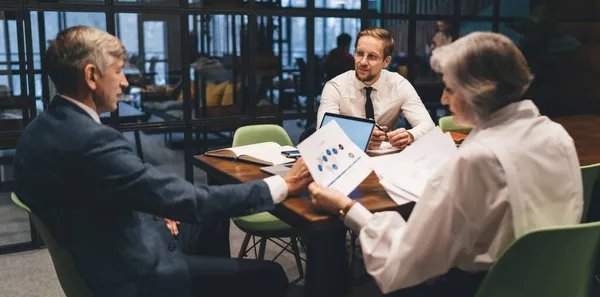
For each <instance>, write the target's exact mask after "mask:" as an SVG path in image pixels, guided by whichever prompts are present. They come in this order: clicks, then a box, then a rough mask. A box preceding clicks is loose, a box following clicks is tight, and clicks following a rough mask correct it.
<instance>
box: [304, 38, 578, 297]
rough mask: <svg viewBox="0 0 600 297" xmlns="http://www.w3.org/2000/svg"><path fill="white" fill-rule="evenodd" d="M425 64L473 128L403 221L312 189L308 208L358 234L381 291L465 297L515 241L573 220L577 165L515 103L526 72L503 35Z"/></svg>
mask: <svg viewBox="0 0 600 297" xmlns="http://www.w3.org/2000/svg"><path fill="white" fill-rule="evenodd" d="M432 66H433V69H435V70H436V71H438V72H440V73H442V74H443V79H444V83H445V84H446V88H445V90H444V93H443V95H442V100H441V101H442V103H443V104H446V105H449V106H450V111H451V112H452V113H453V114H454V119H455V121H456V122H457V123H459V124H461V125H466V126H471V127H473V130H472V132H471V133H470V134H469V136H468V137H467V139H466V140H465V141H464V142H463V144H462V145H461V147H460V148H459V150H458V153H457V154H456V156H455V157H454V158H453V159H452V160H450V161H448V162H447V163H446V164H445V165H444V166H442V168H441V169H440V170H439V172H437V173H435V174H434V176H433V177H432V178H431V180H430V181H429V183H428V186H427V187H426V189H425V190H424V192H423V195H422V197H421V198H420V200H419V202H418V203H417V204H416V206H415V208H414V210H413V211H412V214H411V216H410V219H409V220H408V221H405V220H404V219H403V218H402V217H401V216H400V214H398V213H397V212H381V213H376V214H372V213H371V212H369V211H368V210H367V209H366V208H365V207H364V206H362V205H361V204H360V203H355V201H353V200H351V199H350V198H348V197H346V196H344V195H342V194H341V193H339V192H337V191H335V190H332V189H328V188H323V187H321V186H319V185H317V184H314V183H313V184H311V185H310V186H309V190H310V192H311V198H312V201H313V203H315V204H316V205H318V206H320V207H322V208H324V209H325V210H327V211H329V212H331V213H339V212H340V210H344V211H343V212H342V213H346V215H345V217H344V218H343V220H344V223H345V224H346V225H347V226H348V227H350V228H352V229H353V230H354V231H356V232H358V233H359V240H360V242H361V245H362V252H363V255H364V260H365V265H366V269H367V271H368V272H369V273H370V274H371V275H372V276H373V278H374V279H375V281H376V282H377V284H378V285H379V288H380V289H381V290H382V291H383V292H384V293H390V292H394V293H393V295H394V296H396V294H397V296H473V295H474V294H475V292H476V290H477V288H478V286H479V284H480V283H481V281H482V279H483V277H484V276H485V272H486V271H487V270H488V269H489V268H490V267H491V266H492V264H494V262H495V261H496V260H497V259H498V257H499V256H500V254H501V253H502V252H503V251H504V249H505V248H507V247H508V246H509V245H510V244H511V243H512V242H513V241H515V239H517V238H518V237H520V236H521V235H523V234H524V233H526V232H529V231H531V230H533V229H536V228H540V227H548V226H558V225H566V224H576V223H578V222H579V219H580V216H581V212H582V205H583V189H582V188H583V187H582V181H581V173H580V169H579V161H578V159H577V153H576V152H575V146H574V144H573V140H572V139H571V137H570V136H569V135H568V134H567V132H566V131H565V130H564V129H563V127H562V126H560V125H558V124H556V123H554V122H552V121H551V120H550V119H548V118H547V117H540V116H538V109H537V108H536V106H535V105H534V104H533V102H531V101H530V100H524V99H523V98H522V97H523V94H524V93H525V91H526V90H527V88H528V87H529V84H530V83H531V80H532V75H531V73H530V72H529V69H528V67H527V62H526V61H525V58H524V57H523V55H522V54H521V52H520V51H519V49H518V48H517V47H516V46H515V45H514V44H513V43H512V41H510V39H508V38H507V37H505V36H503V35H500V34H496V33H472V34H469V35H468V36H466V37H464V38H461V39H458V40H457V41H455V42H454V43H452V44H450V45H447V46H444V47H441V48H439V49H437V50H436V51H434V52H433V57H432ZM439 276H443V277H439ZM428 280H431V281H428ZM426 281H428V282H426ZM424 282H425V283H424ZM409 287H411V288H409ZM400 289H403V290H400ZM398 290H399V291H398Z"/></svg>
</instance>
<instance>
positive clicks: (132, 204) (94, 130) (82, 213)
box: [14, 97, 273, 296]
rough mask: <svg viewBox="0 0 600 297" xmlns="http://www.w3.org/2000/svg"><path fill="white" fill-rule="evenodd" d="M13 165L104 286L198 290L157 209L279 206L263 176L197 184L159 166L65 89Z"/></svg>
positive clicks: (36, 203) (57, 232)
mask: <svg viewBox="0 0 600 297" xmlns="http://www.w3.org/2000/svg"><path fill="white" fill-rule="evenodd" d="M14 172H15V179H16V193H17V195H18V196H19V197H20V199H21V200H22V201H23V202H24V203H25V204H27V205H28V206H29V207H30V208H31V209H32V211H33V212H34V213H35V214H36V215H37V216H39V217H40V219H41V220H42V221H43V222H44V224H45V225H46V226H47V228H48V230H49V231H50V233H51V234H52V235H53V236H54V237H55V238H56V241H57V242H58V244H59V245H61V246H62V247H63V248H65V249H66V250H68V251H69V252H70V253H71V255H72V257H73V259H74V261H75V264H76V266H77V268H78V270H79V272H80V274H81V275H82V276H83V278H84V280H85V281H86V283H87V285H88V286H89V287H90V288H91V289H92V291H93V292H94V293H95V294H96V295H97V296H190V292H191V285H190V281H191V280H190V276H189V273H188V269H187V266H186V263H185V261H184V259H183V257H182V256H183V254H181V252H180V251H179V249H178V248H177V246H176V242H175V240H174V238H173V236H172V235H171V234H170V232H169V231H168V229H167V228H166V226H165V222H164V221H163V220H162V219H158V218H157V217H154V216H153V215H155V216H160V217H168V218H171V219H175V220H179V221H184V222H201V221H202V220H203V219H208V218H211V217H225V216H238V215H245V214H249V213H250V212H249V210H253V211H254V212H260V211H264V210H269V209H272V208H273V200H272V198H271V195H270V191H269V188H268V186H267V185H266V183H265V182H264V181H256V182H250V183H246V184H241V185H226V186H210V187H209V186H203V185H202V186H197V187H196V186H193V185H192V184H190V183H188V182H187V181H185V180H184V179H182V178H181V177H179V176H176V175H172V174H165V173H161V172H159V171H157V170H156V169H154V168H153V167H152V166H150V165H148V164H144V163H143V162H142V161H141V160H140V158H139V157H138V156H137V155H136V154H135V153H134V152H133V151H132V149H131V147H130V144H129V143H128V142H127V140H126V139H125V138H124V137H123V135H122V134H121V133H120V132H118V131H117V130H115V129H113V128H111V127H108V126H104V125H101V124H98V123H96V122H95V121H94V120H93V119H92V117H90V115H89V114H87V113H86V112H85V111H84V110H83V109H81V108H80V107H78V106H76V105H75V104H73V103H72V102H69V101H68V100H66V99H64V98H62V97H56V98H55V99H54V100H53V101H52V103H51V104H50V106H49V108H48V110H46V111H45V112H43V113H42V114H40V115H39V116H38V117H37V118H36V119H35V120H33V121H32V122H31V123H30V124H29V125H28V126H27V128H26V129H25V131H23V134H22V136H21V139H20V141H19V144H18V146H17V152H16V156H15V167H14Z"/></svg>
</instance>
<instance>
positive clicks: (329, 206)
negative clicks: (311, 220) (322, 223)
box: [308, 183, 352, 215]
mask: <svg viewBox="0 0 600 297" xmlns="http://www.w3.org/2000/svg"><path fill="white" fill-rule="evenodd" d="M308 191H309V192H310V201H311V202H312V203H313V204H315V205H316V206H318V207H319V208H322V209H324V210H326V211H327V212H329V213H331V214H335V215H337V214H338V213H339V211H340V209H343V208H344V207H346V205H348V203H350V202H351V201H352V199H350V198H349V197H348V196H346V195H344V194H342V193H341V192H340V191H338V190H335V189H332V188H325V187H322V186H320V185H318V184H316V183H311V184H310V185H309V186H308Z"/></svg>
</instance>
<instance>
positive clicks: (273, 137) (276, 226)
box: [231, 124, 304, 280]
mask: <svg viewBox="0 0 600 297" xmlns="http://www.w3.org/2000/svg"><path fill="white" fill-rule="evenodd" d="M267 141H272V142H276V143H277V144H279V145H281V146H284V145H290V146H291V145H294V144H293V143H292V139H290V136H289V135H288V134H287V132H286V131H285V130H284V129H283V128H282V127H281V126H277V125H268V124H267V125H251V126H244V127H241V128H239V129H237V130H236V131H235V134H234V135H233V143H232V145H231V146H232V147H236V146H242V145H249V144H255V143H261V142H267ZM232 220H233V223H234V224H235V225H236V226H237V227H238V228H240V229H241V230H242V231H244V232H246V236H245V237H244V241H243V242H242V245H241V247H240V250H239V252H238V258H243V257H244V256H245V255H246V254H247V252H248V251H249V250H251V249H255V247H256V244H254V245H253V246H252V247H251V248H250V249H248V244H249V243H250V238H251V237H252V238H255V237H260V245H259V251H258V255H257V258H258V259H264V255H265V249H266V245H267V241H272V242H275V243H276V244H277V245H279V246H280V247H282V248H283V249H284V250H287V251H290V250H289V249H288V247H291V251H290V252H291V253H292V254H293V255H294V258H295V260H296V266H297V268H298V274H299V278H298V280H299V279H302V278H303V277H304V271H303V268H302V263H301V261H300V260H301V259H302V258H301V257H300V251H299V248H298V242H300V243H302V242H301V241H300V240H299V237H298V232H297V231H296V229H295V228H293V227H292V226H290V225H288V224H287V223H285V222H283V221H282V220H280V219H278V218H277V217H275V216H274V215H272V214H270V213H268V212H261V213H257V214H252V215H247V216H242V217H237V218H233V219H232ZM281 238H289V242H283V243H278V242H276V241H275V240H274V239H279V240H281ZM255 251H256V250H255ZM280 254H281V253H279V254H278V255H277V256H276V257H275V258H277V257H278V256H279V255H280ZM273 260H275V259H273Z"/></svg>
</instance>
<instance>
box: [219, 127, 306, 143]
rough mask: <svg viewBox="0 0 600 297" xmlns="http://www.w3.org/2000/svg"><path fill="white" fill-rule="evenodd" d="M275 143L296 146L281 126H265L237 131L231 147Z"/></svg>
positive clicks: (242, 128) (243, 128)
mask: <svg viewBox="0 0 600 297" xmlns="http://www.w3.org/2000/svg"><path fill="white" fill-rule="evenodd" d="M267 141H273V142H277V143H278V144H279V145H294V144H293V143H292V140H291V139H290V136H289V135H288V134H287V132H285V130H284V129H283V128H282V127H281V126H277V125H272V124H265V125H251V126H244V127H241V128H239V129H237V130H236V131H235V134H234V135H233V144H232V145H231V146H234V147H235V146H242V145H248V144H254V143H261V142H267Z"/></svg>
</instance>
